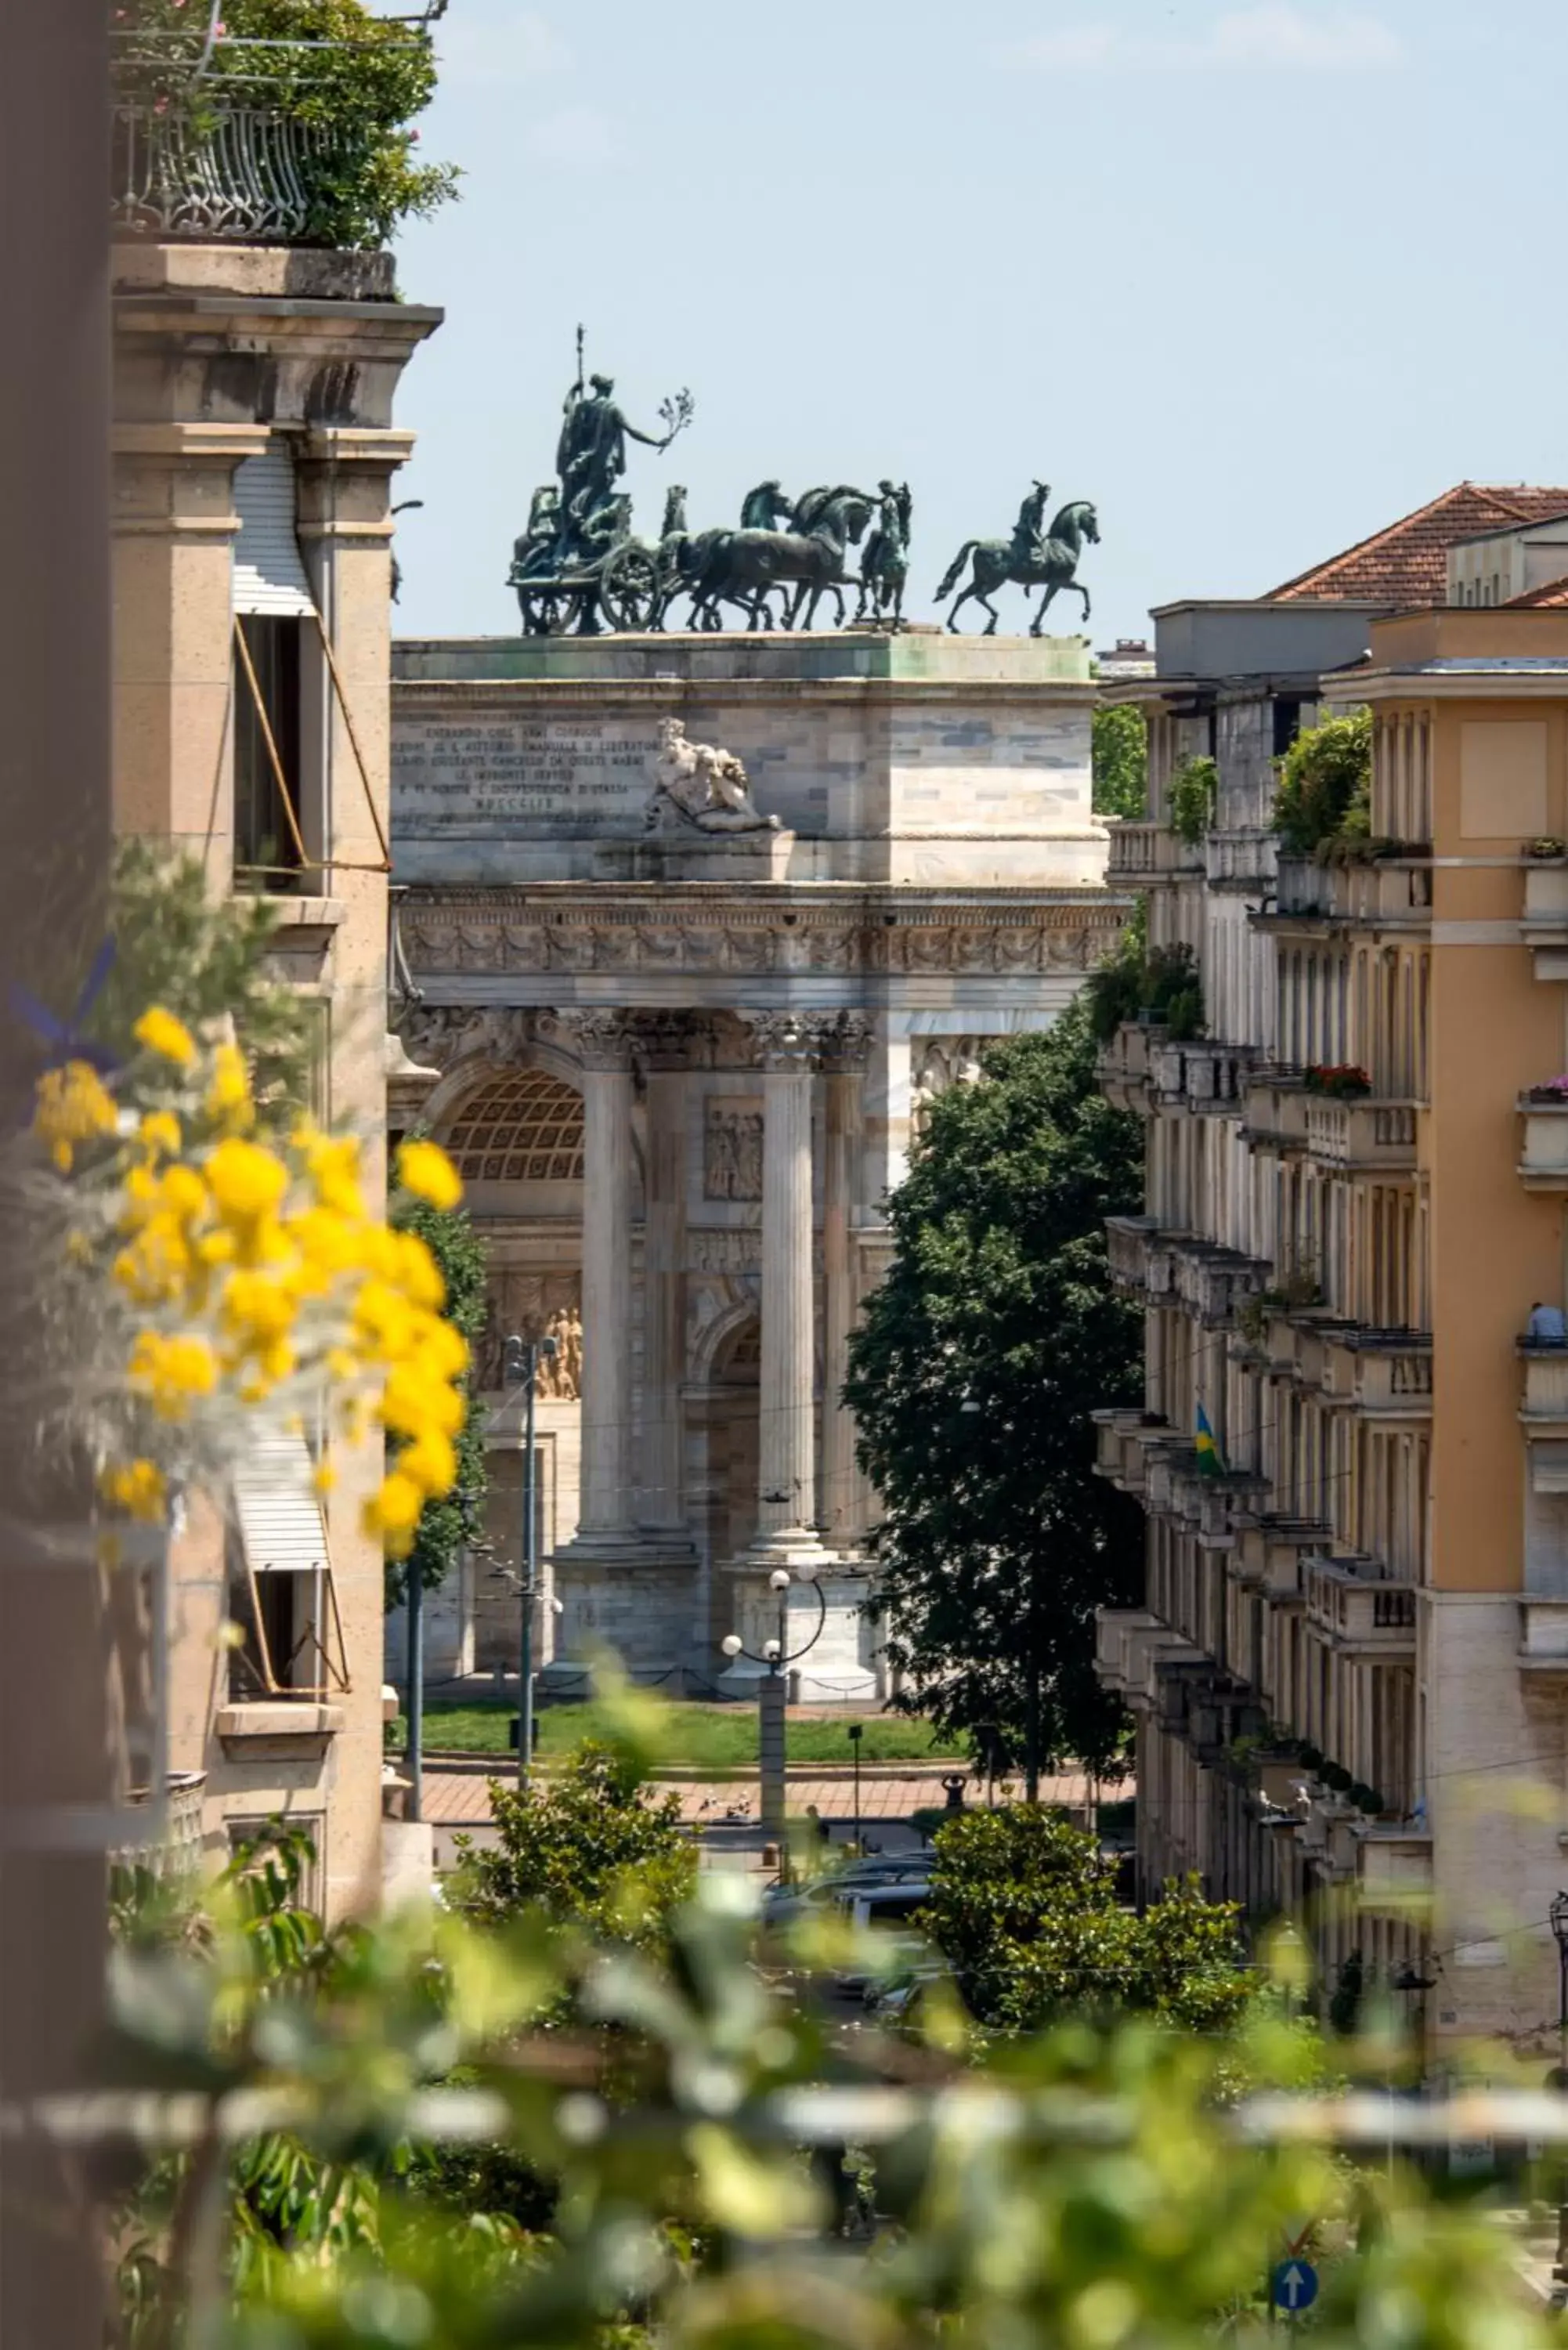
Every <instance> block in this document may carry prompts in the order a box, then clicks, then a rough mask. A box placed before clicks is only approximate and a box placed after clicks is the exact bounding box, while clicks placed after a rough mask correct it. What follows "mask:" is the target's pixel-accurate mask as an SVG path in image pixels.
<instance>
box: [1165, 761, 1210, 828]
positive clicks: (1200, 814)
mask: <svg viewBox="0 0 1568 2350" xmlns="http://www.w3.org/2000/svg"><path fill="white" fill-rule="evenodd" d="M1219 798H1220V770H1219V767H1218V766H1217V765H1216V764H1215V762H1214V761H1213V760H1212V759H1186V760H1183V762H1182V764H1181V765H1180V766H1179V767H1178V769H1177V771H1176V773H1175V775H1172V777H1171V779H1170V793H1169V807H1170V824H1171V829H1172V831H1173V832H1174V833H1175V834H1176V836H1177V837H1178V839H1179V840H1185V841H1186V842H1187V844H1188V846H1189V847H1197V845H1198V843H1199V841H1200V840H1201V839H1202V837H1203V836H1204V834H1205V833H1206V832H1207V831H1208V830H1209V827H1210V825H1211V824H1212V823H1213V821H1214V810H1215V807H1216V806H1217V804H1218V802H1219Z"/></svg>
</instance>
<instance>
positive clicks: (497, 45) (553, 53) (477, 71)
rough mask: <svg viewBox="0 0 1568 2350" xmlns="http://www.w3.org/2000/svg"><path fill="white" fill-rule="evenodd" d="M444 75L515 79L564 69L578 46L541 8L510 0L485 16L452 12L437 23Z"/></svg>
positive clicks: (530, 78) (485, 79)
mask: <svg viewBox="0 0 1568 2350" xmlns="http://www.w3.org/2000/svg"><path fill="white" fill-rule="evenodd" d="M436 57H437V59H438V60H439V62H440V66H441V79H442V80H443V81H452V82H486V83H496V82H501V83H506V84H512V83H515V82H524V81H536V80H538V79H539V78H540V77H541V76H542V75H544V74H552V73H560V72H562V71H564V70H565V68H566V67H567V66H569V65H570V64H571V63H572V51H571V48H570V47H569V45H568V44H567V43H566V41H565V40H564V39H563V38H562V36H561V35H560V34H559V33H558V32H557V31H556V27H555V26H554V25H552V24H551V23H550V21H549V19H548V18H547V17H545V16H541V15H540V14H539V12H538V10H537V9H536V8H514V7H512V6H510V5H507V6H505V7H504V8H503V9H501V10H499V11H497V12H495V13H493V15H491V16H490V17H489V18H488V20H487V19H486V18H485V17H484V16H483V15H481V16H474V15H472V13H470V14H469V15H467V16H458V15H455V14H454V15H452V16H449V17H448V18H446V20H445V21H444V22H443V23H442V24H441V25H440V26H438V27H437V29H436Z"/></svg>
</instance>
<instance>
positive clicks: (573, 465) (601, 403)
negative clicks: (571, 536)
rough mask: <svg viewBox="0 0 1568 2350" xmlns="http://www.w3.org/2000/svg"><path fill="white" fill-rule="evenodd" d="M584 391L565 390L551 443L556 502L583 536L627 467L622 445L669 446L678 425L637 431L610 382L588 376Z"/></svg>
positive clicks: (576, 388) (578, 386) (576, 386)
mask: <svg viewBox="0 0 1568 2350" xmlns="http://www.w3.org/2000/svg"><path fill="white" fill-rule="evenodd" d="M588 385H589V389H588V390H587V391H585V390H584V389H583V386H582V384H581V382H580V381H579V382H577V383H575V384H574V385H573V386H572V389H571V390H570V391H569V392H568V393H567V394H566V414H565V416H564V418H563V420H562V423H561V437H560V439H559V441H558V442H556V473H558V474H559V475H560V477H561V504H562V505H563V507H564V508H565V510H566V516H567V520H568V523H569V525H570V527H571V529H572V530H573V532H574V533H575V534H576V536H579V537H581V536H586V535H587V532H588V530H589V526H590V525H592V523H593V522H594V520H595V519H596V517H597V515H601V514H602V513H603V512H604V511H605V509H606V508H607V506H608V505H609V504H610V502H611V500H612V499H613V498H614V497H615V494H616V484H617V483H618V481H619V480H620V477H621V475H622V474H623V473H625V471H626V444H627V442H628V441H640V442H641V443H642V445H643V447H644V448H645V449H668V448H669V446H670V442H671V441H673V440H674V438H675V435H676V432H679V430H680V427H679V425H674V426H672V427H671V428H670V431H669V432H664V433H657V432H639V431H638V428H637V426H636V425H635V424H631V423H628V421H627V419H626V418H625V416H623V415H622V413H621V411H620V409H619V408H618V405H617V403H616V399H615V380H614V378H613V377H612V376H607V375H591V376H590V377H589V378H588Z"/></svg>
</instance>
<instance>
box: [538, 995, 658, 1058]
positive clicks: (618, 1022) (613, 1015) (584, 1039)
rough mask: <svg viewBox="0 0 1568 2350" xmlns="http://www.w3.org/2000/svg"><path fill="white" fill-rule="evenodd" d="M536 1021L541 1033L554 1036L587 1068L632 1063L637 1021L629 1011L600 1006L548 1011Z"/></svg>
mask: <svg viewBox="0 0 1568 2350" xmlns="http://www.w3.org/2000/svg"><path fill="white" fill-rule="evenodd" d="M536 1025H537V1029H538V1033H539V1035H541V1036H551V1037H554V1038H555V1039H556V1041H557V1042H558V1043H559V1044H560V1045H562V1046H563V1047H564V1049H565V1050H566V1052H568V1053H574V1054H575V1055H576V1057H577V1059H578V1060H579V1061H580V1062H581V1063H582V1065H583V1067H584V1068H585V1069H597V1070H600V1071H605V1070H610V1071H614V1070H625V1069H629V1068H630V1066H631V1055H632V1048H633V1046H634V1045H636V1043H637V1022H636V1020H635V1019H634V1018H633V1017H632V1016H631V1014H628V1013H625V1012H602V1011H599V1010H598V1009H597V1008H574V1009H573V1010H571V1011H568V1012H544V1013H541V1014H540V1015H539V1019H538V1021H537V1024H536Z"/></svg>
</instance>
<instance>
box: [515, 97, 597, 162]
mask: <svg viewBox="0 0 1568 2350" xmlns="http://www.w3.org/2000/svg"><path fill="white" fill-rule="evenodd" d="M525 135H526V141H527V146H528V151H529V153H530V154H532V155H536V156H537V157H538V158H539V160H540V161H541V162H544V163H607V162H609V161H611V160H612V159H613V157H614V156H615V155H616V154H617V152H618V149H619V144H620V142H619V140H618V138H617V136H616V131H615V125H614V123H613V122H612V121H611V120H610V118H609V116H608V115H607V114H601V113H600V112H599V110H598V109H597V107H593V106H564V107H563V108H562V109H561V110H560V112H559V113H558V114H546V115H545V117H544V119H543V120H541V121H538V122H535V123H532V124H530V126H529V128H528V130H527V132H526V134H525Z"/></svg>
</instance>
